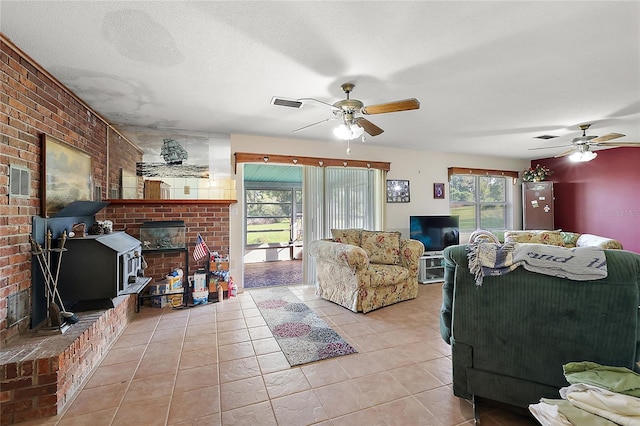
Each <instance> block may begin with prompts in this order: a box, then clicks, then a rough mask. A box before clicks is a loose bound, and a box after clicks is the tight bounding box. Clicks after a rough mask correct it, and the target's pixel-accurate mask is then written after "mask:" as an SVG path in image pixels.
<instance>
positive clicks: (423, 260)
mask: <svg viewBox="0 0 640 426" xmlns="http://www.w3.org/2000/svg"><path fill="white" fill-rule="evenodd" d="M441 281H444V257H443V256H442V252H441V251H431V252H425V253H424V254H423V255H422V256H420V264H419V265H418V282H419V283H420V284H430V283H435V282H441Z"/></svg>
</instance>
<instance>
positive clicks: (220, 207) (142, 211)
mask: <svg viewBox="0 0 640 426" xmlns="http://www.w3.org/2000/svg"><path fill="white" fill-rule="evenodd" d="M104 212H105V216H106V217H107V218H108V219H109V220H112V221H113V227H114V230H116V231H125V232H127V233H128V234H130V235H132V236H133V237H135V238H139V237H140V225H142V223H143V222H146V221H160V220H182V221H184V222H185V225H186V227H187V230H186V240H187V247H188V259H189V273H190V274H193V272H195V271H196V270H197V269H198V268H204V267H205V266H206V260H205V259H203V260H200V261H198V262H196V261H194V260H193V247H194V245H195V241H196V238H197V235H198V233H200V235H202V238H203V239H204V241H205V242H206V243H207V246H208V247H209V250H210V251H217V252H218V253H220V255H222V256H226V255H228V254H229V201H215V200H198V201H196V200H193V201H191V200H189V201H181V202H176V201H173V200H163V201H151V200H116V201H113V202H112V203H111V204H109V205H108V206H107V207H106V208H105V209H104ZM145 260H146V261H147V263H148V265H149V266H148V268H147V269H146V270H145V275H146V276H149V277H152V278H154V279H158V280H159V279H162V278H164V276H165V275H166V274H168V273H170V272H171V271H172V269H173V268H176V267H180V268H183V269H184V268H185V265H184V263H185V256H184V253H181V252H177V253H148V254H145Z"/></svg>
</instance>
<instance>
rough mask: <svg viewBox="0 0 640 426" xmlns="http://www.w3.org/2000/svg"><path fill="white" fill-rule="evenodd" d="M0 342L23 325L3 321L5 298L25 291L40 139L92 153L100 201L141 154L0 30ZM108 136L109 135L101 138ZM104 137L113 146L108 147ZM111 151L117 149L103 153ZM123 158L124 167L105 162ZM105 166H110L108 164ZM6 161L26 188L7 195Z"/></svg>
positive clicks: (25, 322)
mask: <svg viewBox="0 0 640 426" xmlns="http://www.w3.org/2000/svg"><path fill="white" fill-rule="evenodd" d="M0 87H1V90H0V135H1V136H0V138H1V139H0V148H1V149H0V196H1V197H0V343H6V342H8V341H9V340H11V339H12V338H15V337H16V336H17V335H18V334H19V333H20V332H21V331H25V330H26V329H28V328H29V325H30V324H29V316H28V315H27V317H26V318H25V319H23V320H22V321H20V322H18V323H17V324H12V325H11V324H8V321H7V313H8V310H7V298H8V297H9V296H11V295H13V294H15V293H18V292H20V291H23V290H29V289H30V288H31V247H30V244H29V235H31V232H32V231H31V220H32V217H33V216H34V215H40V214H41V210H40V202H41V197H40V192H41V191H40V189H41V182H42V177H41V175H40V167H41V164H42V158H41V138H42V135H43V134H48V135H51V136H53V137H56V138H58V139H60V140H62V141H64V142H66V143H68V144H70V145H72V146H74V147H76V148H78V149H80V150H82V151H84V152H86V153H88V154H90V155H91V157H92V158H93V162H92V165H93V181H94V185H95V186H96V187H99V188H100V189H101V192H102V194H103V195H102V197H103V198H107V192H106V191H107V176H108V180H109V182H112V183H115V182H118V180H119V176H120V168H123V167H127V168H128V169H129V170H135V162H136V161H141V160H142V151H140V150H139V149H137V148H136V147H134V146H133V145H131V144H130V143H128V142H126V141H125V142H123V141H122V140H121V139H120V140H119V139H118V136H117V134H116V132H115V131H114V130H113V129H111V128H110V127H109V126H108V125H107V124H106V123H105V121H104V120H102V119H101V118H100V117H99V116H98V115H97V114H96V113H95V112H94V111H92V110H91V109H90V108H88V107H87V106H86V105H85V104H84V103H83V102H82V101H81V100H80V99H78V98H77V97H76V96H75V95H74V94H73V93H72V92H71V91H69V90H68V89H66V88H65V87H64V86H63V85H62V84H61V83H59V82H58V81H57V80H56V79H55V78H53V77H52V76H51V75H50V74H49V73H48V72H47V71H45V70H43V69H42V68H41V67H39V66H38V65H37V64H36V63H35V62H34V61H33V60H31V59H30V58H29V57H28V55H26V54H25V53H24V52H22V51H20V49H19V48H18V47H16V46H14V45H13V44H12V43H11V42H10V41H9V40H6V39H5V38H4V37H3V36H2V34H0ZM107 138H108V139H107ZM107 142H109V144H112V143H113V149H112V150H108V149H107ZM115 149H118V150H119V151H118V152H117V154H116V153H115V152H111V153H110V155H108V151H114V150H115ZM108 157H111V158H114V157H117V158H120V159H128V160H129V162H130V164H128V165H125V164H121V163H118V162H113V164H112V163H111V161H108ZM108 163H109V164H108ZM9 165H16V166H21V167H25V168H28V169H29V170H30V172H31V189H30V191H29V196H28V197H25V198H17V197H9V196H8V194H9V178H8V175H9Z"/></svg>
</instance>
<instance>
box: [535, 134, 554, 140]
mask: <svg viewBox="0 0 640 426" xmlns="http://www.w3.org/2000/svg"><path fill="white" fill-rule="evenodd" d="M534 138H536V139H553V138H557V136H554V135H541V136H534Z"/></svg>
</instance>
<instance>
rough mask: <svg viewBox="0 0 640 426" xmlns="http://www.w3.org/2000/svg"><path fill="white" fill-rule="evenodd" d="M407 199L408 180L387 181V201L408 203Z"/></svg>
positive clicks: (408, 197) (408, 196)
mask: <svg viewBox="0 0 640 426" xmlns="http://www.w3.org/2000/svg"><path fill="white" fill-rule="evenodd" d="M409 201H410V195H409V181H408V180H388V181H387V203H408V202H409Z"/></svg>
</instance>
